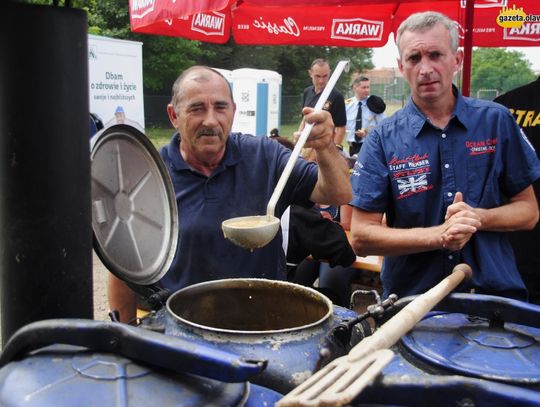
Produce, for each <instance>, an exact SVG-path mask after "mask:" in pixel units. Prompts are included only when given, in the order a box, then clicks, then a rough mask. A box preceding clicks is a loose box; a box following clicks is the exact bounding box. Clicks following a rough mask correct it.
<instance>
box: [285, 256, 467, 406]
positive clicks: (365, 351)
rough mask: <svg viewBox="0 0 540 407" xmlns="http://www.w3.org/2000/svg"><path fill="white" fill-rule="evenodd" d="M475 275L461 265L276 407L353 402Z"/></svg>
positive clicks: (339, 404) (331, 404) (465, 266)
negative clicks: (397, 347) (420, 325)
mask: <svg viewBox="0 0 540 407" xmlns="http://www.w3.org/2000/svg"><path fill="white" fill-rule="evenodd" d="M471 276H472V270H471V268H470V267H469V266H468V265H467V264H464V263H462V264H458V265H457V266H456V267H454V269H453V270H452V274H451V275H449V276H448V277H446V278H445V279H443V280H442V281H441V282H440V283H438V284H437V285H436V286H435V287H433V288H431V289H430V290H428V291H426V292H425V293H424V294H421V295H419V296H418V297H416V298H415V299H414V300H413V301H411V302H410V303H409V304H407V306H405V308H403V309H402V310H401V311H399V312H398V313H397V314H396V315H394V316H393V317H392V318H390V319H389V320H388V321H387V322H386V323H385V324H384V325H382V326H381V327H380V328H379V329H378V330H377V331H375V333H374V334H373V335H371V336H368V337H367V338H364V339H363V340H362V341H360V342H359V343H358V344H357V345H355V346H354V347H353V348H352V349H351V351H350V352H349V354H348V355H345V356H342V357H340V358H337V359H335V360H334V361H332V362H331V363H329V364H328V365H326V366H325V367H324V368H323V369H321V370H319V371H318V372H316V373H315V374H314V375H313V376H311V377H310V378H309V379H307V380H306V381H305V382H304V383H302V384H301V385H299V386H298V387H296V388H295V389H293V390H292V391H291V392H290V393H289V394H287V395H286V396H285V397H283V398H282V399H281V400H280V401H278V402H277V403H276V406H277V407H290V406H342V405H345V404H348V403H350V402H351V401H353V400H354V399H355V398H356V396H357V395H358V394H359V393H360V392H361V391H362V390H363V389H364V387H366V386H367V385H368V384H370V383H371V382H372V380H374V379H375V377H376V376H377V375H378V374H379V373H380V372H381V371H382V369H383V368H384V367H385V366H386V365H387V364H388V363H389V362H390V360H392V357H393V355H394V354H393V352H392V351H391V350H390V349H389V348H390V347H391V346H393V345H394V344H395V343H396V342H397V341H398V340H399V339H400V338H401V337H402V336H403V335H405V334H406V333H407V332H409V331H410V330H411V329H412V328H413V327H414V326H415V325H416V323H417V322H418V321H420V320H421V319H422V318H423V317H424V316H425V315H426V314H427V313H428V312H429V311H430V310H431V309H432V308H433V307H434V306H435V305H437V303H439V302H440V301H441V300H442V299H443V298H444V297H445V296H446V295H448V294H449V293H450V292H451V291H452V290H453V289H454V288H456V287H457V286H458V285H459V284H460V283H461V282H462V281H463V279H465V278H470V277H471Z"/></svg>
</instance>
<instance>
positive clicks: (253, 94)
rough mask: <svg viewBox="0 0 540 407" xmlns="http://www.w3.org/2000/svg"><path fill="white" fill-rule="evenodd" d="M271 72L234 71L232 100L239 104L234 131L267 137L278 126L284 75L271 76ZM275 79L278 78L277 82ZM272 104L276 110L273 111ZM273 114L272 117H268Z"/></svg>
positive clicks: (237, 105) (253, 70) (244, 69)
mask: <svg viewBox="0 0 540 407" xmlns="http://www.w3.org/2000/svg"><path fill="white" fill-rule="evenodd" d="M270 72H272V71H267V70H260V69H251V68H240V69H235V70H234V71H232V82H233V97H234V101H235V102H236V114H235V116H234V123H233V128H232V131H235V132H242V133H248V134H253V135H255V136H267V135H268V133H269V132H270V129H272V128H273V127H277V126H278V125H279V121H278V120H279V111H278V109H279V106H280V104H281V101H280V99H281V85H280V83H279V82H280V79H281V75H279V74H278V73H277V72H275V73H274V74H272V75H270V74H269V73H270ZM275 75H278V76H279V81H278V82H276V76H275ZM270 104H273V106H272V107H270ZM274 106H277V108H276V107H274ZM270 111H272V112H273V113H272V114H271V115H270V117H269V112H270ZM276 113H277V115H276ZM274 116H277V118H278V119H277V120H276V119H275V118H274ZM269 119H270V120H269Z"/></svg>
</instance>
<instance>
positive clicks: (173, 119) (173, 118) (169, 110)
mask: <svg viewBox="0 0 540 407" xmlns="http://www.w3.org/2000/svg"><path fill="white" fill-rule="evenodd" d="M167 115H168V116H169V120H170V122H171V124H172V125H173V127H174V128H176V112H175V111H174V107H173V105H172V103H169V104H168V105H167Z"/></svg>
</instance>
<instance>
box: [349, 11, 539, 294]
mask: <svg viewBox="0 0 540 407" xmlns="http://www.w3.org/2000/svg"><path fill="white" fill-rule="evenodd" d="M396 43H397V46H398V50H399V55H400V59H399V60H398V64H399V68H400V70H401V72H402V73H403V76H404V78H405V79H406V80H407V81H408V83H409V84H410V87H411V93H412V96H411V99H410V100H409V102H408V104H407V105H406V106H405V107H404V108H403V109H402V110H400V111H398V112H397V113H395V114H394V115H393V116H391V117H390V119H388V120H386V121H384V122H383V123H382V124H381V125H379V127H377V128H375V129H374V130H373V131H372V132H371V133H370V134H369V135H368V137H367V139H366V140H365V141H364V147H363V148H362V150H360V155H359V158H358V161H357V163H356V165H355V168H354V170H353V171H354V172H353V174H352V176H351V182H352V186H353V195H354V197H353V200H352V202H351V204H352V205H353V206H354V209H353V218H352V227H351V230H352V238H353V248H354V249H355V251H356V253H357V254H358V255H367V254H370V255H371V254H378V255H384V256H385V260H384V264H383V269H382V274H381V281H382V283H383V289H384V295H385V296H387V295H388V294H390V293H396V294H398V295H399V296H405V295H412V294H419V293H422V292H424V291H426V290H427V289H429V288H430V287H432V286H433V285H435V284H436V283H437V282H439V281H440V280H441V279H442V278H443V277H444V276H446V275H448V274H449V273H450V272H451V270H452V268H453V267H454V266H455V265H456V264H458V263H460V262H465V263H467V264H469V265H470V266H471V267H472V269H473V277H472V279H471V280H470V281H468V282H466V283H464V284H462V286H461V287H460V289H461V290H470V289H474V290H475V291H476V292H478V293H487V294H494V295H501V296H508V297H513V298H517V299H526V290H525V286H524V284H523V281H522V279H521V277H520V275H519V272H518V270H517V268H516V265H515V261H514V256H513V253H512V248H511V246H510V242H509V239H508V234H507V233H506V232H509V231H513V230H523V229H531V228H533V227H534V225H535V224H536V223H537V222H538V206H537V203H536V199H535V196H534V192H533V189H532V186H531V184H532V183H533V182H534V181H535V180H536V179H538V178H540V164H539V162H538V158H537V157H536V154H535V152H534V150H533V148H532V147H531V145H530V143H528V141H527V140H526V138H525V136H523V135H522V134H521V132H520V131H519V128H518V127H517V125H516V123H515V121H514V119H513V118H512V116H511V115H510V113H509V112H508V110H507V109H505V108H504V107H502V106H500V105H498V104H496V103H493V102H488V101H480V100H474V99H470V98H465V97H463V96H461V95H460V94H459V93H458V91H457V89H456V88H455V87H454V86H453V84H452V78H453V75H454V73H455V72H457V71H458V70H459V68H460V65H461V62H462V59H463V54H462V52H461V51H460V50H458V33H457V30H456V26H455V24H454V22H453V21H451V20H450V19H448V18H447V17H446V16H444V15H442V14H439V13H434V12H426V13H417V14H413V15H411V16H410V17H409V18H408V19H407V20H405V21H404V22H403V23H402V25H401V26H400V28H399V29H398V33H397V41H396ZM384 214H386V222H387V224H386V225H383V224H382V223H381V221H382V218H383V215H384Z"/></svg>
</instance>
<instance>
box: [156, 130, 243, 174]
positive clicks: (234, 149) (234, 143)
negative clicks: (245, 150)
mask: <svg viewBox="0 0 540 407" xmlns="http://www.w3.org/2000/svg"><path fill="white" fill-rule="evenodd" d="M238 134H239V133H231V134H229V138H228V139H227V145H226V146H225V155H224V156H223V159H222V160H221V163H220V165H219V168H222V167H228V166H232V165H235V164H237V163H238V162H240V160H241V159H242V153H241V152H240V148H239V147H238V138H237V137H238ZM167 152H168V155H169V157H170V158H171V163H172V166H173V168H174V169H175V170H177V171H181V170H191V167H190V166H189V164H188V163H187V162H186V161H185V160H184V157H182V154H180V135H179V134H178V132H177V133H175V134H174V135H173V138H172V140H171V142H170V143H169V145H168V146H167Z"/></svg>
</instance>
